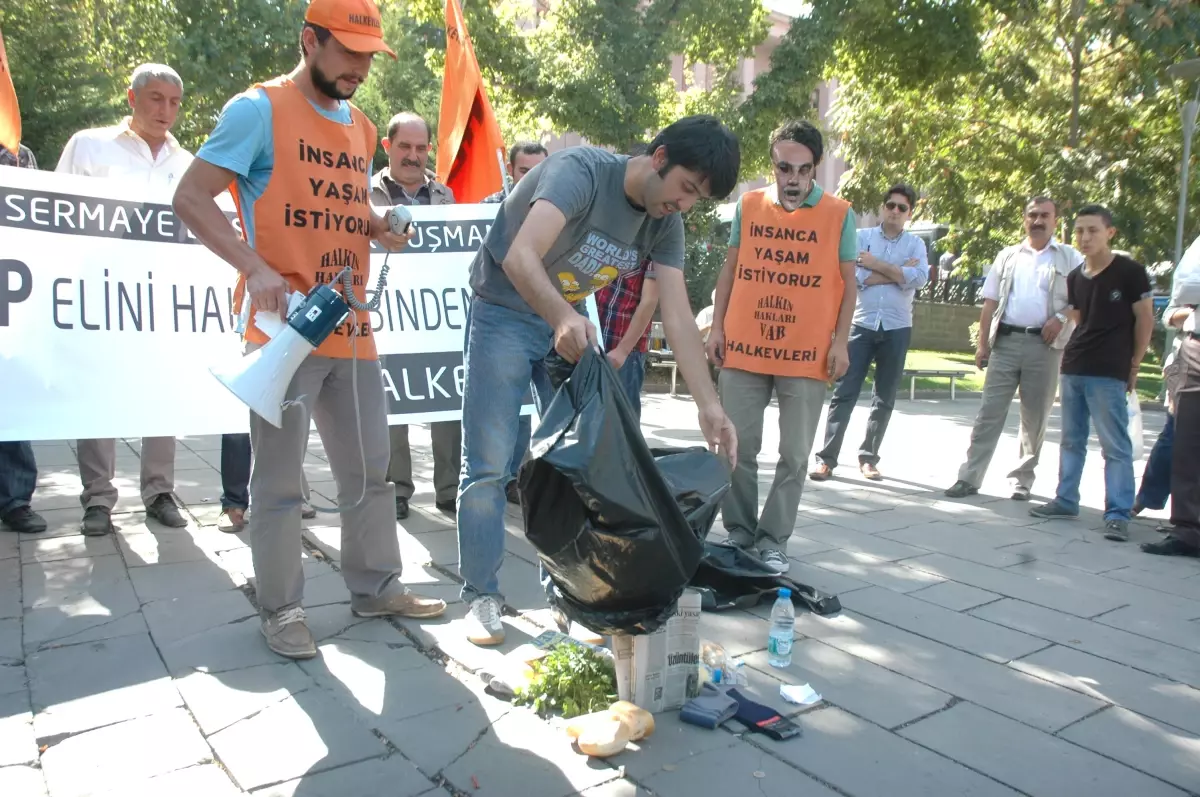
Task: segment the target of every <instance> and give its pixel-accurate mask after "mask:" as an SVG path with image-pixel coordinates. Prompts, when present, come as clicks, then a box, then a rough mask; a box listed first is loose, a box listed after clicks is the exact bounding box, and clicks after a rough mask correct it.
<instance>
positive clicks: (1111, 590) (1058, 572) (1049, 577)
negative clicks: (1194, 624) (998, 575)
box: [1010, 562, 1200, 620]
mask: <svg viewBox="0 0 1200 797" xmlns="http://www.w3.org/2000/svg"><path fill="white" fill-rule="evenodd" d="M1010 569H1011V570H1012V571H1013V572H1019V573H1021V574H1022V575H1030V576H1033V577H1034V578H1037V579H1038V580H1039V581H1042V582H1044V583H1046V584H1050V585H1055V586H1058V587H1061V588H1062V589H1064V590H1067V589H1071V590H1076V591H1078V592H1080V593H1083V594H1090V595H1094V596H1097V597H1100V596H1105V597H1110V598H1111V599H1113V600H1120V601H1121V602H1122V604H1133V605H1135V606H1143V607H1145V608H1148V609H1153V610H1155V611H1159V612H1163V613H1164V614H1169V615H1171V616H1173V617H1177V618H1179V619H1183V620H1193V619H1196V618H1198V617H1200V602H1198V601H1193V600H1189V599H1187V598H1182V597H1180V596H1178V595H1171V594H1169V593H1166V592H1160V591H1158V590H1156V589H1148V588H1146V587H1143V586H1140V585H1138V584H1130V583H1128V582H1125V581H1117V580H1114V579H1111V578H1105V577H1104V576H1103V575H1099V576H1097V575H1092V574H1091V573H1081V572H1079V571H1077V570H1074V569H1072V568H1069V567H1063V566H1062V565H1059V564H1055V563H1054V562H1026V563H1025V564H1021V565H1016V566H1014V567H1012V568H1010ZM1013 597H1016V596H1015V595H1014V596H1013ZM1095 614H1099V611H1097V612H1095Z"/></svg>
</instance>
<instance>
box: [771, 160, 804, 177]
mask: <svg viewBox="0 0 1200 797" xmlns="http://www.w3.org/2000/svg"><path fill="white" fill-rule="evenodd" d="M775 168H776V169H778V170H779V173H780V174H791V173H792V172H795V173H796V174H798V175H800V176H801V177H808V176H809V175H810V174H812V171H813V164H812V163H788V162H787V161H779V162H778V163H776V164H775Z"/></svg>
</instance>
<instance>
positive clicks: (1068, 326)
mask: <svg viewBox="0 0 1200 797" xmlns="http://www.w3.org/2000/svg"><path fill="white" fill-rule="evenodd" d="M1057 220H1058V210H1057V208H1056V207H1055V204H1054V201H1053V200H1052V199H1050V198H1049V197H1045V196H1035V197H1034V198H1033V199H1031V200H1029V202H1028V203H1027V204H1026V205H1025V234H1026V236H1027V237H1026V239H1025V241H1024V242H1022V243H1019V244H1016V245H1015V246H1010V247H1008V248H1007V249H1004V250H1003V251H1001V252H1000V254H999V255H997V256H996V262H995V264H993V266H992V269H991V271H989V272H988V275H987V279H986V280H985V281H984V283H983V311H982V312H981V313H980V316H979V343H978V346H977V350H976V352H975V364H976V365H977V366H978V367H980V368H986V369H987V373H986V375H985V376H984V380H983V400H982V402H981V403H980V405H979V413H978V414H977V415H976V416H975V425H974V427H973V428H972V429H971V445H970V448H968V449H967V461H966V462H964V463H963V465H962V467H961V468H959V470H958V481H956V482H955V483H954V484H953V486H951V487H950V488H949V489H948V490H946V495H947V496H948V497H950V498H965V497H966V496H969V495H975V494H976V493H978V492H979V486H980V485H981V484H982V483H983V476H984V474H985V473H987V469H988V465H989V464H990V463H991V461H992V455H993V454H994V453H995V452H996V444H997V443H998V442H999V440H1000V434H1001V432H1003V431H1004V423H1005V421H1007V420H1008V409H1009V407H1010V406H1012V400H1013V395H1014V394H1015V393H1016V392H1017V390H1018V389H1019V390H1020V392H1021V426H1020V432H1019V435H1018V436H1019V438H1020V441H1021V450H1020V457H1021V458H1020V461H1019V462H1018V463H1017V466H1016V467H1015V468H1013V470H1012V471H1010V472H1009V474H1008V478H1009V481H1010V483H1011V485H1012V499H1013V500H1014V501H1028V500H1029V491H1030V489H1031V488H1032V487H1033V479H1034V469H1035V468H1036V467H1037V464H1038V457H1039V456H1040V455H1041V451H1042V441H1043V440H1044V439H1045V436H1046V422H1047V421H1048V420H1049V418H1050V410H1051V408H1053V406H1054V397H1055V395H1056V393H1057V392H1058V369H1059V365H1060V363H1061V362H1062V353H1063V348H1064V347H1065V346H1066V345H1067V341H1068V340H1069V339H1070V338H1071V333H1072V332H1073V331H1074V329H1075V325H1074V323H1072V322H1071V321H1070V319H1069V318H1068V317H1067V275H1068V274H1070V273H1071V271H1072V270H1073V269H1074V268H1075V267H1076V266H1078V265H1079V264H1080V263H1082V262H1083V256H1082V255H1080V254H1079V252H1077V251H1075V249H1073V248H1071V247H1070V246H1067V245H1066V244H1061V243H1059V242H1058V241H1056V240H1054V225H1055V223H1056V222H1057Z"/></svg>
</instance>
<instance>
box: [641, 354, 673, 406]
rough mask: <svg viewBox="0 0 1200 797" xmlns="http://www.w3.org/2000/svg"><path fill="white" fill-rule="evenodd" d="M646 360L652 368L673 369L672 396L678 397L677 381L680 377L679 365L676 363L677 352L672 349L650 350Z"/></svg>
mask: <svg viewBox="0 0 1200 797" xmlns="http://www.w3.org/2000/svg"><path fill="white" fill-rule="evenodd" d="M646 359H647V360H649V362H650V366H651V367H652V368H670V369H671V395H672V396H675V395H678V393H676V391H675V380H676V379H677V378H678V376H679V364H678V363H677V362H675V352H673V351H671V350H670V349H650V350H649V351H647V352H646Z"/></svg>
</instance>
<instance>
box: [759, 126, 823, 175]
mask: <svg viewBox="0 0 1200 797" xmlns="http://www.w3.org/2000/svg"><path fill="white" fill-rule="evenodd" d="M780 141H794V142H796V143H797V144H803V145H804V146H806V147H808V148H809V150H810V151H811V152H812V156H813V166H819V165H820V164H821V157H822V156H823V155H824V154H825V138H824V137H823V136H822V135H821V131H820V130H818V129H817V128H816V126H814V125H813V123H812V122H806V121H804V120H802V119H792V120H791V121H788V122H784V123H783V124H782V125H780V126H779V127H778V128H777V129H776V130H775V132H774V133H772V134H771V150H772V151H774V149H775V145H776V144H778V143H779V142H780Z"/></svg>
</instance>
